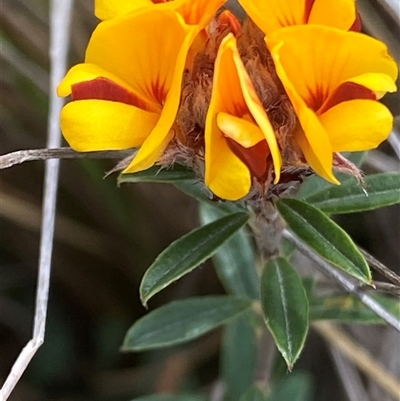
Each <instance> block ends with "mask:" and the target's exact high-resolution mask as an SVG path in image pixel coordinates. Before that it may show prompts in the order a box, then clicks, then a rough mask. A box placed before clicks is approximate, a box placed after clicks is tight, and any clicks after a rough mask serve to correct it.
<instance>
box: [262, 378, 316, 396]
mask: <svg viewBox="0 0 400 401" xmlns="http://www.w3.org/2000/svg"><path fill="white" fill-rule="evenodd" d="M313 387H314V386H313V383H312V380H311V378H310V376H309V375H308V374H306V373H301V372H299V373H297V372H296V373H291V374H290V375H287V376H284V378H283V379H281V380H280V381H279V383H278V384H277V385H276V386H274V387H273V389H272V393H271V395H270V396H269V397H268V401H289V400H290V401H310V400H312V399H313V392H314V391H313V390H314V388H313Z"/></svg>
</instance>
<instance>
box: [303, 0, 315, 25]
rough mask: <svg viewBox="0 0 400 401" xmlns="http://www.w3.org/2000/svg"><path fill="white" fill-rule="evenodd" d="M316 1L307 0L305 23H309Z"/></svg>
mask: <svg viewBox="0 0 400 401" xmlns="http://www.w3.org/2000/svg"><path fill="white" fill-rule="evenodd" d="M314 3H315V0H306V3H305V7H304V22H308V19H309V18H310V14H311V10H312V8H313V5H314Z"/></svg>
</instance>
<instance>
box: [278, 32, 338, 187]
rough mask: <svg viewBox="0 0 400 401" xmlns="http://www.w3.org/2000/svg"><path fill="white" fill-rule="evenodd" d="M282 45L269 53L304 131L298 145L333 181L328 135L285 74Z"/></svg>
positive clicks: (314, 167) (285, 55) (285, 58)
mask: <svg viewBox="0 0 400 401" xmlns="http://www.w3.org/2000/svg"><path fill="white" fill-rule="evenodd" d="M285 29H289V28H285ZM282 47H283V43H281V44H278V45H276V46H275V47H273V48H272V52H271V55H272V57H273V59H274V63H275V67H276V72H277V74H278V76H279V78H280V80H281V81H282V84H283V86H284V87H285V89H286V93H287V94H288V96H289V99H290V101H291V102H292V105H293V107H294V109H295V111H296V114H297V117H298V119H299V122H300V125H301V127H302V129H303V131H304V134H302V135H301V138H300V139H298V142H299V145H300V147H301V150H302V151H303V153H304V157H305V158H306V160H307V162H308V163H309V164H310V166H311V167H312V168H313V169H314V170H315V171H316V172H317V173H318V174H320V175H322V176H323V177H325V178H327V179H329V180H330V181H332V182H335V181H336V178H335V177H334V175H333V173H332V162H333V156H332V148H331V144H330V141H329V138H328V135H327V133H326V132H325V130H324V128H323V127H322V125H321V123H320V122H319V120H318V117H317V115H316V114H315V112H314V111H313V110H312V109H311V108H310V107H309V106H308V105H307V103H306V102H305V101H304V99H303V97H302V96H301V93H299V92H298V91H297V87H298V86H299V84H298V82H295V84H297V87H296V86H295V85H294V84H293V82H292V80H291V79H290V78H289V76H288V75H287V73H286V68H285V67H286V63H287V62H288V59H287V54H286V53H284V52H281V48H282ZM281 55H282V56H283V57H284V59H283V62H282V60H281ZM292 62H295V61H292ZM300 77H301V79H298V81H301V80H302V79H303V76H302V75H300ZM305 79H306V78H305ZM303 135H304V138H303ZM306 142H307V146H306ZM317 161H318V162H317Z"/></svg>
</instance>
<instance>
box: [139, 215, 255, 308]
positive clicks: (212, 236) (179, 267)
mask: <svg viewBox="0 0 400 401" xmlns="http://www.w3.org/2000/svg"><path fill="white" fill-rule="evenodd" d="M247 220H248V215H247V214H246V213H235V214H231V215H228V216H225V217H223V218H221V219H219V220H217V221H214V222H212V223H210V224H207V225H206V226H203V227H200V228H198V229H196V230H193V231H192V232H190V233H189V234H186V235H185V236H183V237H181V238H179V239H178V240H176V241H174V242H173V243H172V244H171V245H170V246H168V247H167V248H166V249H165V250H164V251H163V252H161V253H160V255H158V256H157V258H156V260H155V261H154V262H153V264H152V265H151V266H150V267H149V268H148V270H147V271H146V273H145V274H144V277H143V279H142V282H141V284H140V298H141V300H142V302H143V304H146V303H147V301H148V300H149V299H150V298H151V297H152V296H153V295H154V294H157V293H158V292H159V291H161V290H162V289H163V288H165V287H167V286H168V285H169V284H171V283H172V282H174V281H175V280H177V279H179V278H181V277H182V276H183V275H185V274H187V273H189V272H190V271H192V270H193V269H194V268H195V267H197V266H198V265H200V264H201V263H203V262H204V261H205V260H206V259H208V258H209V257H210V256H212V255H213V254H214V253H215V252H216V250H217V249H218V248H219V247H220V246H221V245H222V244H223V243H224V242H225V241H226V240H227V239H228V238H230V237H231V236H232V235H233V234H234V233H235V232H236V231H237V230H239V229H240V228H241V227H242V226H243V225H244V224H245V223H246V222H247Z"/></svg>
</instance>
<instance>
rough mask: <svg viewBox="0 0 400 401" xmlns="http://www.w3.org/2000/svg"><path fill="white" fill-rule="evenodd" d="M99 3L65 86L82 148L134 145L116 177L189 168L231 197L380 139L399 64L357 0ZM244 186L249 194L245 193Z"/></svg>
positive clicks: (67, 116) (387, 124) (74, 137)
mask: <svg viewBox="0 0 400 401" xmlns="http://www.w3.org/2000/svg"><path fill="white" fill-rule="evenodd" d="M239 2H240V4H241V5H242V7H243V8H244V10H245V11H246V13H247V15H248V18H247V19H245V20H244V21H239V20H238V19H237V18H236V17H235V16H234V15H233V14H232V13H231V12H229V11H228V10H225V9H223V5H224V3H225V1H224V0H172V1H163V0H153V1H151V0H125V1H122V0H120V1H115V0H96V4H95V11H96V16H97V17H98V18H99V19H101V20H102V22H100V24H99V25H98V27H97V28H96V30H95V31H94V33H93V35H92V38H91V40H90V43H89V45H88V48H87V52H86V57H85V62H84V63H82V64H79V65H76V66H75V67H73V68H72V69H71V70H70V71H69V72H68V74H67V75H66V77H65V78H64V80H63V81H62V82H61V84H60V86H59V88H58V93H59V95H60V96H69V95H71V99H72V101H71V102H69V103H68V104H67V105H66V106H65V107H64V108H63V110H62V114H61V125H62V130H63V134H64V137H65V138H66V140H67V141H68V143H69V144H70V146H71V147H72V148H74V149H75V150H77V151H94V150H110V149H127V148H131V147H139V150H138V152H137V153H136V154H135V156H134V157H133V159H132V160H131V161H130V163H129V164H128V165H127V166H126V168H125V170H124V171H123V172H124V173H132V172H137V171H140V170H144V169H147V168H149V167H151V166H152V165H154V164H155V163H158V164H160V165H162V166H167V165H168V164H171V163H172V162H174V161H178V162H183V163H186V164H188V165H189V166H190V167H192V168H193V169H195V171H196V172H198V174H199V175H201V176H204V182H205V184H206V185H207V186H208V187H209V188H210V189H211V191H212V192H213V193H214V194H215V195H216V196H218V197H220V198H222V199H227V200H237V199H240V198H243V197H245V196H250V195H251V194H253V195H254V192H256V193H257V195H259V194H260V193H261V194H262V195H265V194H266V193H267V192H268V191H270V190H271V188H274V187H277V186H279V184H280V183H285V182H288V181H290V180H293V179H295V180H296V179H297V180H299V179H301V175H303V174H309V173H310V171H313V172H315V173H317V174H319V175H321V176H322V177H324V178H325V179H327V180H329V181H331V182H333V183H338V181H337V179H336V178H335V176H334V174H333V165H334V164H335V163H334V162H335V155H336V153H337V152H342V151H358V150H368V149H371V148H374V147H376V146H378V145H379V144H380V143H381V142H382V141H383V140H385V139H386V138H387V136H388V134H389V132H390V130H391V127H392V122H393V118H392V116H391V114H390V112H389V111H388V109H387V108H386V107H385V106H384V105H382V104H381V103H379V102H378V101H377V100H378V99H380V98H381V97H382V96H383V95H384V94H385V93H386V92H393V91H395V90H396V86H395V80H396V78H397V74H398V71H397V67H396V64H395V62H394V60H393V59H392V58H391V57H390V56H389V55H388V52H387V48H386V46H385V45H384V44H383V43H381V42H380V41H378V40H376V39H373V38H371V37H369V36H367V35H364V34H362V33H360V32H359V31H360V18H359V16H358V14H357V11H356V7H355V1H354V0H263V1H261V0H239ZM249 194H250V195H249Z"/></svg>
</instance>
